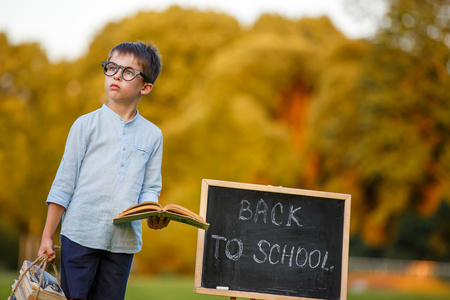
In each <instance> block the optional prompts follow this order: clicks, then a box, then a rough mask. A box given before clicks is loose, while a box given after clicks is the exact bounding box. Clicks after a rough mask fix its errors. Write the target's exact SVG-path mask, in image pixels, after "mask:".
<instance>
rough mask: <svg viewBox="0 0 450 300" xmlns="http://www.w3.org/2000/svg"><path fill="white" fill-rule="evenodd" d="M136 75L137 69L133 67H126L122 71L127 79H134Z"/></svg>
mask: <svg viewBox="0 0 450 300" xmlns="http://www.w3.org/2000/svg"><path fill="white" fill-rule="evenodd" d="M136 75H137V74H136V70H135V69H133V68H125V69H124V70H123V72H122V77H123V79H125V80H133V79H134V77H136Z"/></svg>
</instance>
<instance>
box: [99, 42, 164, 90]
mask: <svg viewBox="0 0 450 300" xmlns="http://www.w3.org/2000/svg"><path fill="white" fill-rule="evenodd" d="M114 52H117V53H120V54H132V55H133V56H134V57H136V59H137V60H138V61H139V62H140V63H141V65H142V68H143V70H142V73H144V75H145V76H146V78H147V80H146V81H148V82H149V83H152V84H153V83H155V81H156V78H158V76H159V73H160V72H161V55H160V54H159V50H158V48H156V46H155V45H153V44H152V43H147V44H146V43H143V42H141V41H138V42H137V43H129V42H125V43H121V44H119V45H117V46H115V47H114V48H112V50H111V52H109V55H108V61H109V60H110V59H111V56H112V55H113V53H114Z"/></svg>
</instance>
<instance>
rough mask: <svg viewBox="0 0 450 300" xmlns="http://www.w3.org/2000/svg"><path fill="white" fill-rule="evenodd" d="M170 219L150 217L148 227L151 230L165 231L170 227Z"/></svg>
mask: <svg viewBox="0 0 450 300" xmlns="http://www.w3.org/2000/svg"><path fill="white" fill-rule="evenodd" d="M169 222H170V219H168V218H160V217H157V216H153V217H148V218H147V226H148V228H150V229H156V230H158V229H163V228H164V227H167V225H169Z"/></svg>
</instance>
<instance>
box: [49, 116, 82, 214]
mask: <svg viewBox="0 0 450 300" xmlns="http://www.w3.org/2000/svg"><path fill="white" fill-rule="evenodd" d="M85 152H86V139H85V137H84V136H83V126H82V118H79V119H77V120H76V121H75V123H74V124H73V125H72V128H71V129H70V132H69V135H68V137H67V141H66V146H65V150H64V155H63V158H62V160H61V163H60V165H59V168H58V171H57V172H56V176H55V179H54V181H53V184H52V187H51V189H50V192H49V194H48V197H47V201H46V202H47V204H49V203H56V204H58V205H61V206H63V207H64V208H66V209H67V207H68V206H69V203H70V200H71V199H72V196H73V193H74V190H75V187H76V182H77V179H78V176H79V174H80V166H81V162H82V161H83V157H84V155H85Z"/></svg>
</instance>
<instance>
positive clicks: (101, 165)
mask: <svg viewBox="0 0 450 300" xmlns="http://www.w3.org/2000/svg"><path fill="white" fill-rule="evenodd" d="M162 145H163V139H162V133H161V130H160V129H159V128H158V127H157V126H156V125H154V124H153V123H151V122H149V121H148V120H146V119H145V118H144V117H142V116H141V115H139V112H138V113H137V115H136V116H135V117H134V119H133V120H131V121H129V122H127V123H125V122H124V121H123V119H121V117H120V116H119V115H117V114H116V113H115V112H113V111H112V110H111V109H110V108H109V107H108V106H107V105H103V106H102V108H100V109H98V110H96V111H94V112H92V113H89V114H86V115H84V116H81V117H80V118H78V119H77V120H76V121H75V123H74V124H73V125H72V128H71V129H70V132H69V136H68V138H67V142H66V147H65V151H64V155H63V158H62V161H61V164H60V166H59V169H58V172H57V173H56V177H55V180H54V182H53V185H52V187H51V189H50V193H49V195H48V198H47V203H56V204H59V205H61V206H63V207H65V208H66V212H65V214H64V217H63V221H62V226H61V234H62V235H64V236H66V237H68V238H69V239H70V240H72V241H74V242H76V243H78V244H80V245H83V246H85V247H89V248H94V249H103V250H108V251H111V252H115V253H136V252H139V251H140V250H141V247H142V224H141V221H133V222H129V223H122V224H120V225H114V224H113V219H114V218H115V217H117V215H118V214H119V213H120V212H122V211H123V210H124V209H126V208H128V207H130V206H132V205H135V204H138V203H141V202H144V201H156V202H157V201H158V196H159V194H160V191H161V161H162V148H163V146H162Z"/></svg>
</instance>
